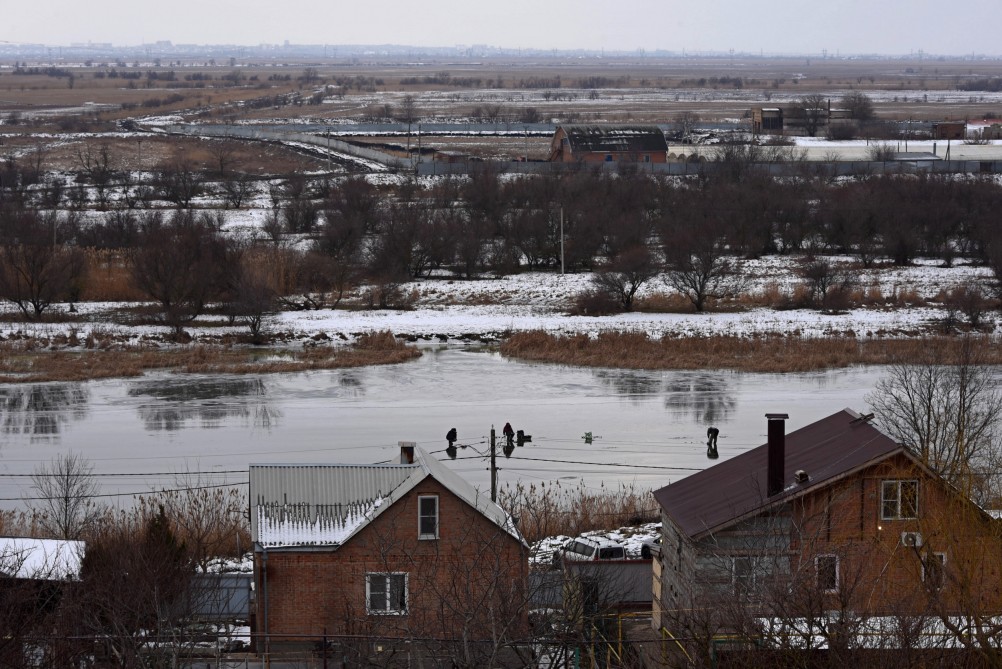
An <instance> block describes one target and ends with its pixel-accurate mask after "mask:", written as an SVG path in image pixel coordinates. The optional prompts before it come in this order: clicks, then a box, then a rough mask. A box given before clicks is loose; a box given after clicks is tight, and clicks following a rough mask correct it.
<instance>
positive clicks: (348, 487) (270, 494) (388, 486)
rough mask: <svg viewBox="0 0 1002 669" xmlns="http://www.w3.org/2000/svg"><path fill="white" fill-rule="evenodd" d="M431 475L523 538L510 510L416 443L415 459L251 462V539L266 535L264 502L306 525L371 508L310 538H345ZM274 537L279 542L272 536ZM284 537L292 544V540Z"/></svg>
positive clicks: (271, 510)
mask: <svg viewBox="0 0 1002 669" xmlns="http://www.w3.org/2000/svg"><path fill="white" fill-rule="evenodd" d="M428 476H431V477H432V478H434V479H435V480H436V481H438V482H439V483H441V484H442V485H443V486H445V487H446V488H447V489H448V490H450V491H451V492H452V493H453V494H455V495H456V496H457V497H459V498H460V499H462V500H464V501H465V502H466V503H467V504H469V505H470V506H472V507H473V508H475V509H477V510H478V511H479V512H480V513H482V514H483V515H484V516H486V517H487V518H489V519H490V520H491V521H492V522H494V523H495V524H497V525H498V526H499V527H501V528H502V529H504V530H505V531H506V532H508V533H509V534H511V535H512V536H513V537H515V538H516V539H518V540H519V541H523V539H522V537H521V535H520V534H519V533H518V530H517V529H516V528H515V525H514V523H513V522H512V520H511V518H510V516H509V515H508V514H507V513H506V512H505V511H504V510H503V509H502V508H501V507H499V506H498V505H497V504H495V503H494V502H492V501H491V500H490V498H489V497H485V496H483V495H480V494H479V493H478V492H477V490H476V489H474V488H473V486H471V485H470V484H469V483H468V482H467V481H466V480H464V479H463V478H462V477H460V476H459V475H458V474H456V473H455V472H453V471H452V470H451V469H449V468H448V467H446V466H445V465H444V464H442V463H441V462H439V461H438V460H437V459H435V458H434V457H432V456H430V455H428V453H426V452H425V451H424V450H422V449H420V448H416V449H415V461H414V464H396V465H342V464H288V465H283V464H276V465H267V464H256V465H251V466H250V506H251V514H250V516H251V540H252V541H254V542H260V541H261V540H262V536H261V528H260V527H259V522H258V521H259V513H260V512H261V508H264V507H269V508H268V509H267V512H268V513H281V514H282V515H283V518H284V517H286V516H288V517H290V518H293V519H294V521H295V522H296V523H298V524H300V525H302V524H304V523H305V524H316V525H317V526H321V525H323V523H324V522H327V521H329V520H330V518H328V517H334V520H335V523H338V524H340V525H345V523H346V522H347V520H348V516H350V515H352V514H354V513H355V512H356V511H357V509H359V508H360V507H364V508H367V509H369V510H368V512H367V513H366V514H365V518H364V520H363V521H361V522H355V523H352V524H351V525H352V527H351V529H350V531H349V532H347V533H345V532H330V533H314V537H313V539H314V540H313V541H311V542H310V543H311V544H313V545H316V544H317V543H319V542H320V541H323V536H337V537H338V538H339V543H344V542H345V541H347V540H348V539H350V538H351V537H352V536H354V535H355V534H356V533H357V532H358V531H359V530H361V529H362V528H363V527H365V526H366V525H367V524H369V523H371V522H372V520H373V519H375V518H376V517H378V516H379V515H380V514H381V513H383V512H384V511H385V510H386V509H388V508H390V507H391V506H393V504H394V503H395V502H396V501H397V500H399V499H400V498H401V497H403V496H404V495H406V494H407V493H408V492H409V491H410V490H412V489H413V488H414V487H415V486H416V485H417V484H418V483H420V482H421V481H423V480H424V479H425V478H426V477H428ZM377 501H378V503H375V502H377ZM266 539H267V538H266ZM268 543H271V544H272V545H279V544H276V543H273V542H272V541H271V540H270V539H269V540H268ZM279 543H280V544H281V545H288V544H287V541H279Z"/></svg>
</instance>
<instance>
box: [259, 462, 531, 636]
mask: <svg viewBox="0 0 1002 669" xmlns="http://www.w3.org/2000/svg"><path fill="white" fill-rule="evenodd" d="M422 494H435V495H438V497H439V539H437V540H428V541H419V540H418V538H417V536H418V510H417V507H418V496H419V495H422ZM264 562H265V560H264V555H263V554H262V553H258V554H257V555H256V556H255V574H256V581H257V583H256V588H257V627H258V629H257V633H258V634H261V635H263V634H264V632H265V619H266V617H267V627H268V630H267V631H268V633H269V636H270V637H271V640H272V641H273V642H277V641H279V640H283V639H284V640H296V639H306V638H313V639H316V638H319V637H320V636H321V635H323V634H324V633H325V632H326V634H328V635H341V634H362V635H374V636H387V637H411V636H415V635H417V636H421V637H424V638H454V637H456V636H458V635H461V634H464V633H465V634H467V635H469V636H471V637H473V638H484V637H486V638H490V637H494V636H497V635H498V634H499V632H501V633H503V632H505V631H511V632H514V633H515V634H520V633H521V632H522V631H523V630H524V628H525V625H526V607H525V606H524V596H525V589H526V585H525V579H526V574H527V569H528V563H527V554H526V551H525V549H524V548H523V547H522V545H521V544H520V543H519V542H518V541H516V540H515V539H514V538H513V537H511V536H510V535H509V534H508V533H507V532H504V531H503V530H502V529H501V528H499V527H497V526H496V525H495V524H494V523H492V522H491V521H489V520H488V519H486V518H484V517H483V516H482V515H481V514H480V513H478V512H477V511H475V510H474V509H473V508H471V507H470V506H469V505H467V504H466V502H464V501H463V500H461V499H460V498H458V497H456V496H455V495H453V494H452V493H451V492H449V491H448V490H447V489H446V488H445V487H443V486H442V485H440V484H439V483H438V482H437V481H435V480H434V479H431V478H428V479H426V480H425V481H423V482H422V483H421V484H419V485H418V486H417V487H416V488H415V489H414V490H412V491H411V492H410V493H409V494H408V495H407V496H406V497H405V498H403V499H401V500H399V501H398V502H397V503H396V504H394V505H393V506H392V507H391V508H390V509H388V510H386V511H384V512H383V513H382V514H381V515H380V516H379V517H378V518H377V519H376V520H375V521H374V522H373V523H371V524H370V525H369V526H367V527H366V528H365V529H363V530H362V531H361V532H360V533H359V534H358V535H356V536H355V537H353V538H352V539H351V540H350V541H349V542H348V543H347V544H346V545H345V546H343V547H341V548H339V549H338V550H336V551H331V550H328V549H317V550H296V551H295V552H286V551H276V550H269V551H268V554H267V584H265V579H264V576H263V570H262V568H263V566H264ZM368 572H406V573H407V574H408V613H407V614H406V615H369V614H367V612H366V601H365V600H366V590H365V575H366V573H368ZM266 588H267V611H265V599H266V598H265V589H266Z"/></svg>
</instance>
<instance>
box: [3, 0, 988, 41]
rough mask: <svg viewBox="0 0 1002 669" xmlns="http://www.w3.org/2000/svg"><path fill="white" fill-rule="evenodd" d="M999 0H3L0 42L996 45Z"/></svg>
mask: <svg viewBox="0 0 1002 669" xmlns="http://www.w3.org/2000/svg"><path fill="white" fill-rule="evenodd" d="M998 10H999V0H957V1H955V2H943V1H942V0H827V1H825V2H805V1H804V0H770V1H769V2H765V3H756V2H751V1H749V0H684V1H680V0H500V1H499V2H476V1H475V0H427V1H426V2H413V1H412V0H352V1H351V2H344V1H341V0H326V1H323V0H167V1H165V2H157V3H152V2H148V1H147V0H88V1H87V2H82V1H81V0H41V1H40V2H38V3H37V4H36V3H34V2H25V1H24V0H4V1H3V11H2V13H0V14H2V19H0V41H8V42H41V43H45V44H51V45H61V44H69V43H71V42H87V41H93V42H113V43H114V44H116V45H120V46H121V45H137V44H142V43H150V42H154V41H157V40H171V41H173V42H175V43H193V42H194V43H215V44H220V43H231V44H261V43H271V44H275V43H281V42H283V41H285V40H289V41H290V42H293V43H313V44H403V45H414V46H454V45H457V44H489V45H494V46H504V47H513V48H514V47H521V48H542V49H573V48H588V49H600V48H604V49H625V50H633V49H638V48H643V49H647V50H654V49H668V50H674V51H681V50H682V49H685V50H686V51H690V52H694V51H707V50H713V51H726V50H728V49H734V50H736V51H750V52H754V53H758V52H760V51H763V52H765V53H797V54H802V53H820V51H821V50H822V49H827V50H828V53H829V54H835V53H836V52H840V53H842V54H849V53H885V54H908V53H910V52H913V51H918V50H919V49H921V50H923V51H925V52H926V53H928V54H971V53H979V54H999V53H1002V40H1000V39H999V37H998V28H997V27H996V18H997V14H998Z"/></svg>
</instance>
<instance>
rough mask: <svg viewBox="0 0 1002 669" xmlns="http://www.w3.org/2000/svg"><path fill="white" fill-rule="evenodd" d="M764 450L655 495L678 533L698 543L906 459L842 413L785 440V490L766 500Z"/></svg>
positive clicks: (891, 442) (893, 445)
mask: <svg viewBox="0 0 1002 669" xmlns="http://www.w3.org/2000/svg"><path fill="white" fill-rule="evenodd" d="M768 448H769V447H768V444H764V445H762V446H759V447H758V448H754V449H752V450H750V451H747V452H745V453H742V454H741V455H738V456H736V457H734V458H731V459H730V460H726V461H724V462H721V463H720V464H717V465H714V466H713V467H710V468H708V469H705V470H703V471H702V472H699V473H698V474H693V475H691V476H688V477H686V478H684V479H682V480H680V481H678V482H677V483H672V484H671V485H668V486H665V487H664V488H661V489H659V490H656V491H655V492H654V498H655V499H656V500H657V501H658V503H659V504H660V505H661V507H662V508H663V509H664V511H665V513H666V514H667V515H668V516H669V517H670V518H671V519H672V520H673V521H674V522H675V523H676V524H677V525H678V526H679V528H680V529H681V530H682V531H684V532H685V533H686V534H687V535H688V536H689V537H690V538H693V539H698V538H700V537H701V536H702V535H704V534H708V533H711V532H714V531H717V530H719V529H722V528H723V527H725V526H727V525H729V524H731V523H733V522H737V521H739V520H742V519H744V518H746V517H748V516H749V515H751V514H754V513H759V512H761V511H762V510H764V509H765V508H766V507H768V506H770V505H772V504H774V503H776V502H777V501H780V500H784V501H785V500H788V499H790V498H791V497H795V496H798V495H800V494H803V493H805V492H807V491H809V490H814V489H817V488H819V487H823V486H825V485H828V484H830V483H832V482H834V481H835V480H838V479H840V478H843V477H844V476H845V475H847V474H849V473H851V472H854V471H856V470H858V469H860V468H862V467H866V466H869V465H871V464H874V463H876V462H879V461H881V460H884V459H886V458H888V457H890V456H892V455H894V454H897V453H905V454H908V451H907V450H906V449H905V448H904V447H903V446H901V445H900V444H898V443H896V442H895V441H894V440H892V439H891V438H890V437H888V436H887V435H885V434H884V433H883V432H881V431H880V430H878V429H877V428H876V427H874V426H873V425H871V424H870V423H869V422H868V421H867V420H865V419H864V418H863V417H861V416H860V415H859V414H858V413H856V412H855V411H853V410H851V409H843V410H842V411H839V412H838V413H835V414H832V415H831V416H828V417H827V418H822V419H821V420H819V421H817V422H815V423H811V424H810V425H807V426H805V427H802V428H800V429H799V430H796V431H794V432H791V433H789V434H787V435H786V445H785V462H784V468H783V481H784V482H785V485H786V488H785V490H784V491H783V492H782V493H780V494H778V495H775V496H773V497H771V498H770V497H768V495H767V494H766V467H767V462H768ZM909 457H910V455H909ZM798 470H803V471H805V472H806V473H807V475H808V476H809V477H810V478H809V479H808V481H807V482H806V483H804V484H797V483H795V482H794V474H795V472H797V471H798Z"/></svg>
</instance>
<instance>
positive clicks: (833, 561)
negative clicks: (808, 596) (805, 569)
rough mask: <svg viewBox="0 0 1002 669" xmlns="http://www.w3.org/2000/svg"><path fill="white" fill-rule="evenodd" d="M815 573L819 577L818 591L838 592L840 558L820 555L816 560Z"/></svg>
mask: <svg viewBox="0 0 1002 669" xmlns="http://www.w3.org/2000/svg"><path fill="white" fill-rule="evenodd" d="M814 572H815V574H816V575H817V583H818V590H820V591H821V592H838V586H839V578H838V556H837V555H818V556H817V557H815V558H814Z"/></svg>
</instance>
